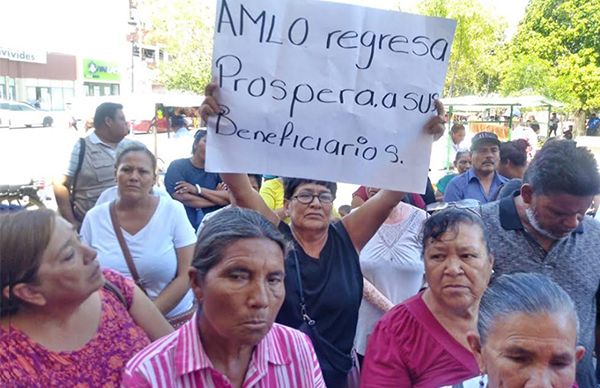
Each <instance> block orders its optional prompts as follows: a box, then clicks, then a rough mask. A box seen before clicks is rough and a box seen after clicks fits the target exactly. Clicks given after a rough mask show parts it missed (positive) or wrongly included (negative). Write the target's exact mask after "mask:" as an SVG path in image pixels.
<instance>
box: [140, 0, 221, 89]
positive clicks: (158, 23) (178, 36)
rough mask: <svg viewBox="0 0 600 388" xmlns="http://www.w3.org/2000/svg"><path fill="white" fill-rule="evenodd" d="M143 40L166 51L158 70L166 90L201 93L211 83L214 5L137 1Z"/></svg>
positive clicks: (201, 0)
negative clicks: (160, 46)
mask: <svg viewBox="0 0 600 388" xmlns="http://www.w3.org/2000/svg"><path fill="white" fill-rule="evenodd" d="M138 14H139V18H140V22H141V27H142V30H143V41H144V43H147V44H160V45H162V46H164V47H165V48H166V51H167V53H168V55H169V58H170V60H169V61H166V62H163V63H162V64H161V65H160V67H159V74H160V75H159V79H158V81H159V82H161V83H162V84H163V85H164V86H165V87H166V88H167V89H171V90H184V91H192V92H195V93H199V94H202V93H204V87H205V86H206V84H208V82H210V70H211V58H212V46H213V29H214V27H213V26H214V17H215V5H214V2H213V1H207V0H171V1H162V0H140V1H139V2H138Z"/></svg>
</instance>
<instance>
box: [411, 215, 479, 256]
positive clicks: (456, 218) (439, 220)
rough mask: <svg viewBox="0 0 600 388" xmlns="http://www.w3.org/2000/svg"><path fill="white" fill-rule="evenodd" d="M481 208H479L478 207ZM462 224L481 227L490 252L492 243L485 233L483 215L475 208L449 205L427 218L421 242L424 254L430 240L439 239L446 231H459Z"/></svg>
mask: <svg viewBox="0 0 600 388" xmlns="http://www.w3.org/2000/svg"><path fill="white" fill-rule="evenodd" d="M478 210H479V209H478ZM461 224H468V225H475V226H477V227H479V228H480V229H481V235H482V236H483V241H484V243H485V248H486V249H487V251H488V253H489V252H490V245H489V242H488V239H487V236H486V233H485V226H484V224H483V221H482V220H481V217H480V216H479V215H478V214H477V213H476V212H475V209H461V208H457V207H449V208H447V209H444V210H442V211H439V212H437V213H434V214H433V215H432V216H431V217H429V218H427V220H426V221H425V224H423V230H422V232H421V243H422V246H423V256H425V248H426V247H427V245H429V240H430V239H431V240H438V239H439V238H441V237H442V236H443V235H444V233H446V232H452V233H458V227H459V226H460V225H461Z"/></svg>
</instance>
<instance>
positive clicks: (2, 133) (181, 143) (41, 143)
mask: <svg viewBox="0 0 600 388" xmlns="http://www.w3.org/2000/svg"><path fill="white" fill-rule="evenodd" d="M83 135H84V133H83V131H81V130H80V131H79V132H77V131H75V130H74V129H73V128H68V127H67V126H66V125H57V126H54V127H48V128H13V129H8V128H1V129H0V184H20V183H27V182H29V181H31V180H44V181H45V182H46V186H47V188H46V189H45V190H43V191H42V192H41V193H40V195H41V197H42V200H43V201H44V202H45V203H46V205H47V206H48V207H50V208H55V203H54V199H53V196H52V188H51V186H50V184H51V182H52V178H53V177H54V176H56V175H60V174H63V173H64V172H65V170H66V168H67V163H68V160H69V157H70V155H71V150H72V149H73V145H74V144H75V142H76V141H77V139H78V138H79V137H80V136H83ZM129 138H131V139H135V140H137V141H140V142H142V143H144V144H145V145H146V147H148V148H149V149H150V150H151V151H152V152H154V153H156V154H157V156H158V157H159V158H160V160H159V168H162V169H163V171H164V170H166V168H167V167H168V163H169V162H170V161H171V160H173V159H176V158H184V157H187V156H189V155H190V152H191V144H192V137H191V136H190V137H188V138H184V139H174V138H173V136H172V135H171V137H170V138H169V137H168V135H167V134H166V133H160V134H157V135H156V136H155V135H154V134H142V135H139V134H138V135H129ZM355 187H356V185H344V184H341V185H339V187H338V196H337V200H336V202H335V205H336V206H340V205H343V204H350V201H351V195H352V192H353V191H354V189H355Z"/></svg>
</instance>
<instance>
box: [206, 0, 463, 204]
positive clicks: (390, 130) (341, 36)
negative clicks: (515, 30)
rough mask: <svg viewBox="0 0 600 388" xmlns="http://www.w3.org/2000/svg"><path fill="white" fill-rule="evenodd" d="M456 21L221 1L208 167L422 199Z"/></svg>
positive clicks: (285, 1)
mask: <svg viewBox="0 0 600 388" xmlns="http://www.w3.org/2000/svg"><path fill="white" fill-rule="evenodd" d="M454 28H455V23H454V22H453V21H451V20H446V19H439V18H431V17H423V16H417V15H410V14H404V13H399V12H393V11H383V10H377V9H371V8H364V7H357V6H351V5H346V4H336V3H329V2H323V1H309V0H304V1H303V0H235V1H234V0H219V1H218V3H217V18H216V28H215V47H214V53H213V78H214V80H215V81H216V82H217V83H218V85H219V91H218V93H217V98H218V99H219V102H220V103H221V104H222V105H223V107H222V108H223V114H221V115H219V116H217V117H215V118H213V119H212V120H210V121H209V130H210V134H209V140H208V144H209V147H208V150H207V168H208V169H209V170H210V171H221V172H259V173H268V174H272V175H281V176H294V177H305V178H315V179H322V180H330V181H340V182H349V183H357V184H365V185H368V186H374V187H382V188H391V189H401V190H406V191H411V192H423V191H424V187H425V182H426V179H427V171H428V166H429V153H430V149H431V140H432V139H431V136H427V135H425V134H424V133H423V131H422V127H423V124H424V123H425V122H426V121H427V119H428V118H429V117H431V116H432V115H433V114H435V113H434V103H433V101H434V100H435V99H436V98H437V97H438V96H439V92H440V90H441V89H442V86H443V83H444V78H445V75H446V68H447V65H448V60H449V56H450V46H451V44H452V37H453V34H454Z"/></svg>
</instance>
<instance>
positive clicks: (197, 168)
mask: <svg viewBox="0 0 600 388" xmlns="http://www.w3.org/2000/svg"><path fill="white" fill-rule="evenodd" d="M205 158H206V131H198V132H196V134H195V135H194V143H193V145H192V157H191V158H183V159H177V160H174V161H172V162H171V164H170V165H169V168H168V169H167V173H166V175H165V187H166V189H167V191H168V192H169V194H171V197H173V199H175V200H177V201H179V202H181V203H183V205H184V206H185V211H186V213H187V216H188V219H189V220H190V223H191V224H192V226H193V227H194V229H197V228H198V225H200V222H201V221H202V218H203V217H204V215H205V214H208V213H210V212H213V211H215V210H217V209H219V208H221V207H223V206H225V205H228V204H229V194H228V192H227V191H226V190H225V188H224V186H223V183H222V182H221V177H220V176H219V174H217V173H214V172H207V171H205V170H204V162H205Z"/></svg>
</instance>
